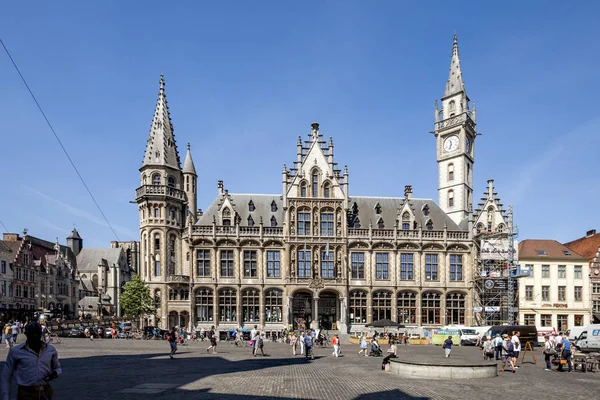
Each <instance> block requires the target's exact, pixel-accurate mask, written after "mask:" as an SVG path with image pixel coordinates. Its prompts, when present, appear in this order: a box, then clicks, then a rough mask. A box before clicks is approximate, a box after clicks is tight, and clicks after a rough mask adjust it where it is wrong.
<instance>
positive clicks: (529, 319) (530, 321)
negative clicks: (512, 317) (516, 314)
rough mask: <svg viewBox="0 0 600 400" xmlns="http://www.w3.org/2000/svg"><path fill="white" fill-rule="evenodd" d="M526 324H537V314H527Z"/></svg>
mask: <svg viewBox="0 0 600 400" xmlns="http://www.w3.org/2000/svg"><path fill="white" fill-rule="evenodd" d="M524 324H525V325H529V326H535V314H525V318H524Z"/></svg>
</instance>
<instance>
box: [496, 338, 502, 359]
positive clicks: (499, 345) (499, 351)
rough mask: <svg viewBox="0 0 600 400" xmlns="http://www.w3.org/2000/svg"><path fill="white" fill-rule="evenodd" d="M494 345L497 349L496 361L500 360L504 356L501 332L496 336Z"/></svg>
mask: <svg viewBox="0 0 600 400" xmlns="http://www.w3.org/2000/svg"><path fill="white" fill-rule="evenodd" d="M494 347H495V349H496V361H500V357H502V338H501V337H500V334H499V333H497V334H496V337H495V338H494Z"/></svg>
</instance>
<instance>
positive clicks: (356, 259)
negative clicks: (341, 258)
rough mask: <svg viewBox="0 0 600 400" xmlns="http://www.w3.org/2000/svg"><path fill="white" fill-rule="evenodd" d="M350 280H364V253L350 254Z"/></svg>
mask: <svg viewBox="0 0 600 400" xmlns="http://www.w3.org/2000/svg"><path fill="white" fill-rule="evenodd" d="M351 254H352V256H351V258H352V279H365V253H357V252H352V253H351Z"/></svg>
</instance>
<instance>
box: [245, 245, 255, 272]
mask: <svg viewBox="0 0 600 400" xmlns="http://www.w3.org/2000/svg"><path fill="white" fill-rule="evenodd" d="M256 275H257V269H256V250H246V251H244V277H246V278H255V277H256Z"/></svg>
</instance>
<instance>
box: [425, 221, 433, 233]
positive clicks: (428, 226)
mask: <svg viewBox="0 0 600 400" xmlns="http://www.w3.org/2000/svg"><path fill="white" fill-rule="evenodd" d="M425 228H426V229H427V230H428V231H432V230H433V222H432V221H431V220H430V219H429V220H427V223H426V224H425Z"/></svg>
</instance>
